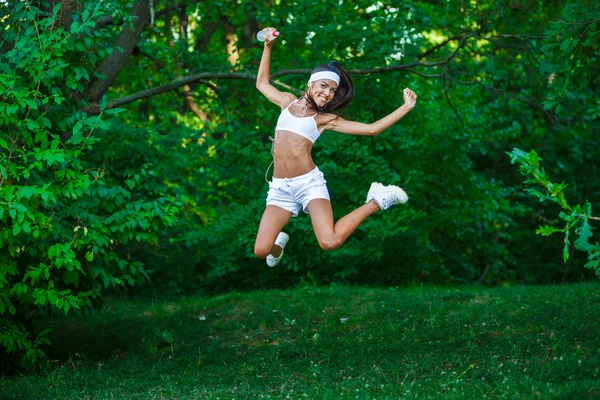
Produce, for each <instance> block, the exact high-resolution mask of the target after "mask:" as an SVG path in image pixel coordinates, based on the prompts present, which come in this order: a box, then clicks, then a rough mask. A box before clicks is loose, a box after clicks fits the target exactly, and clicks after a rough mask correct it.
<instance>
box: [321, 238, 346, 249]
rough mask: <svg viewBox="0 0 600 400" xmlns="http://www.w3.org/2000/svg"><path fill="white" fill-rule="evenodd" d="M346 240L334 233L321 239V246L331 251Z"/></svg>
mask: <svg viewBox="0 0 600 400" xmlns="http://www.w3.org/2000/svg"><path fill="white" fill-rule="evenodd" d="M342 244H344V241H343V240H342V239H340V238H338V237H336V236H334V235H332V236H328V237H325V238H320V239H319V246H321V248H322V249H323V250H325V251H331V250H335V249H337V248H339V247H340V246H341V245H342Z"/></svg>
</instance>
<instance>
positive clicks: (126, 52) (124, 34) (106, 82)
mask: <svg viewBox="0 0 600 400" xmlns="http://www.w3.org/2000/svg"><path fill="white" fill-rule="evenodd" d="M131 16H132V17H133V30H131V28H130V26H129V24H127V25H125V26H124V27H123V29H122V30H121V32H120V33H119V36H118V37H117V39H116V40H115V46H118V47H120V48H121V49H123V51H122V52H121V51H114V52H113V53H112V54H111V55H110V56H108V57H106V58H105V59H104V60H103V61H102V63H101V64H100V66H99V67H98V69H97V70H96V71H95V72H96V73H95V75H96V76H98V75H100V76H104V77H105V79H100V78H96V80H95V81H93V82H92V83H91V85H90V87H89V89H88V91H87V93H86V97H87V98H89V99H90V101H91V102H98V101H99V100H100V98H102V96H103V95H104V93H106V91H107V90H108V88H109V87H110V86H111V85H112V84H113V83H114V81H115V79H117V76H118V75H119V72H121V69H123V67H124V66H125V63H126V62H127V59H128V58H129V56H130V55H131V52H132V51H133V49H134V48H135V46H136V44H137V41H138V38H139V37H140V34H141V33H142V29H143V28H144V26H145V25H146V24H147V23H148V20H149V18H150V9H149V8H148V0H136V2H135V3H134V4H133V7H132V9H131Z"/></svg>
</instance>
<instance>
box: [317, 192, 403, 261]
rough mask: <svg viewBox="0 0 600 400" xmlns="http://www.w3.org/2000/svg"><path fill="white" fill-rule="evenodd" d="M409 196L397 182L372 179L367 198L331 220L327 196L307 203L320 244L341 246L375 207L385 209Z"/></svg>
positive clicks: (327, 246)
mask: <svg viewBox="0 0 600 400" xmlns="http://www.w3.org/2000/svg"><path fill="white" fill-rule="evenodd" d="M407 200H408V196H407V195H406V193H404V190H402V189H400V188H399V187H397V186H393V185H390V186H384V185H382V184H381V183H377V182H375V183H373V184H372V185H371V188H370V190H369V193H368V195H367V202H366V203H365V204H363V205H362V206H360V207H358V208H357V209H356V210H354V211H352V212H351V213H349V214H347V215H346V216H344V217H343V218H341V219H340V220H339V221H338V222H336V223H335V224H334V221H333V210H332V208H331V202H330V201H329V200H326V199H314V200H311V201H310V203H308V205H307V207H306V208H308V212H309V213H310V219H311V221H312V224H313V229H314V231H315V235H316V236H317V241H318V242H319V246H321V248H322V249H323V250H334V249H337V248H338V247H340V246H341V245H342V244H344V242H345V241H346V239H348V237H349V236H350V235H351V234H352V233H353V232H354V231H355V230H356V228H358V226H359V225H360V224H361V223H362V222H363V221H364V220H365V219H366V218H367V217H368V216H369V215H371V214H373V213H375V212H377V211H378V210H381V209H383V210H386V209H388V208H389V207H391V206H392V205H394V204H399V203H406V201H407Z"/></svg>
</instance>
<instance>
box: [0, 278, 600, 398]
mask: <svg viewBox="0 0 600 400" xmlns="http://www.w3.org/2000/svg"><path fill="white" fill-rule="evenodd" d="M599 289H600V284H598V283H586V284H578V285H564V286H514V287H501V288H480V287H460V288H451V289H448V288H433V287H418V288H400V289H397V288H388V289H378V288H376V289H374V288H364V287H347V286H330V287H312V286H306V287H300V288H297V289H293V290H288V291H280V290H276V291H259V292H252V293H242V294H240V293H233V294H227V295H223V296H218V297H212V298H203V297H187V298H181V299H180V300H178V301H161V300H158V299H147V298H139V297H138V298H123V299H110V300H107V302H106V304H105V305H104V307H103V308H102V310H101V311H100V312H98V313H96V314H95V315H89V316H85V317H80V316H69V317H66V318H65V317H63V318H55V319H52V320H50V321H48V320H47V321H45V323H46V324H48V323H49V324H50V325H51V327H52V328H53V333H52V336H51V339H52V341H53V347H52V348H51V349H48V354H49V356H50V359H51V363H52V367H51V369H50V370H49V371H46V372H42V373H37V374H36V373H34V374H29V375H27V374H25V375H23V374H14V375H11V376H2V377H0V397H1V398H3V399H22V398H24V399H29V398H31V399H113V398H114V399H205V398H207V399H244V398H251V399H257V398H272V399H287V398H291V399H398V398H402V399H413V398H414V399H438V398H440V399H441V398H444V399H449V398H450V399H452V398H456V399H465V398H478V399H483V398H490V399H530V398H532V399H535V398H539V399H555V398H565V399H566V398H569V399H586V398H589V399H592V398H600V382H599V377H600V335H599V332H600V295H599Z"/></svg>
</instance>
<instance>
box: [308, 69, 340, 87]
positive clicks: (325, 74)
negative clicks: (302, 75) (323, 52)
mask: <svg viewBox="0 0 600 400" xmlns="http://www.w3.org/2000/svg"><path fill="white" fill-rule="evenodd" d="M319 79H331V80H332V81H334V82H335V83H337V84H338V85H339V84H340V76H339V75H338V74H336V73H335V72H332V71H320V72H315V73H314V74H312V75H311V76H310V78H309V79H308V83H311V82H314V81H318V80H319Z"/></svg>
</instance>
